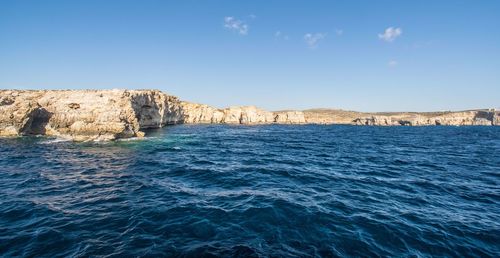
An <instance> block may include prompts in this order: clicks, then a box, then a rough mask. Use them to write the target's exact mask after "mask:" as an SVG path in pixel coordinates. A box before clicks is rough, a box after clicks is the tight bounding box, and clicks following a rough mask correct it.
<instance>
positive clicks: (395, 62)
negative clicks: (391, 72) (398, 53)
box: [387, 60, 398, 67]
mask: <svg viewBox="0 0 500 258" xmlns="http://www.w3.org/2000/svg"><path fill="white" fill-rule="evenodd" d="M387 65H388V66H389V67H396V66H398V61H396V60H391V61H389V62H388V63H387Z"/></svg>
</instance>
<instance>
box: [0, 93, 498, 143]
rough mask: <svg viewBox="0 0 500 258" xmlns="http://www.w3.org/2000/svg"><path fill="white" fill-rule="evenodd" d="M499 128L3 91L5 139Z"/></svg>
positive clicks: (470, 116) (470, 118)
mask: <svg viewBox="0 0 500 258" xmlns="http://www.w3.org/2000/svg"><path fill="white" fill-rule="evenodd" d="M198 123H212V124H351V125H375V126H428V125H455V126H458V125H490V126H491V125H497V126H498V125H500V112H499V111H496V110H494V109H484V110H467V111H456V112H452V111H446V112H383V113H382V112H377V113H364V112H356V111H344V110H336V109H308V110H303V111H297V110H286V111H272V112H271V111H266V110H263V109H260V108H257V107H255V106H237V107H228V108H224V109H218V108H215V107H212V106H209V105H204V104H196V103H191V102H187V101H181V100H180V99H179V98H177V97H175V96H172V95H168V94H166V93H163V92H161V91H159V90H121V89H115V90H0V136H23V135H47V136H56V137H62V138H67V139H71V140H75V141H106V140H114V139H119V138H131V137H143V136H144V132H143V130H144V129H148V128H160V127H163V126H165V125H171V124H198Z"/></svg>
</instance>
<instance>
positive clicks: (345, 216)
mask: <svg viewBox="0 0 500 258" xmlns="http://www.w3.org/2000/svg"><path fill="white" fill-rule="evenodd" d="M148 136H149V137H148V138H145V139H144V140H140V141H137V140H130V141H116V142H111V143H93V142H91V143H73V142H67V141H58V140H57V139H56V140H53V139H46V138H43V137H26V138H14V139H6V138H0V256H45V257H55V256H78V257H80V256H83V257H87V256H116V257H123V256H127V257H128V256H152V257H155V256H191V257H200V256H213V255H215V256H230V257H234V256H240V257H248V256H250V257H252V256H253V257H259V256H286V257H309V256H322V257H331V256H435V255H445V256H490V257H498V256H500V247H499V244H498V243H500V128H499V127H480V126H475V127H356V126H315V125H301V126H297V125H295V126H284V125H279V126H278V125H263V126H226V125H220V126H214V125H180V126H171V127H167V128H164V129H159V130H153V131H149V132H148ZM47 143H50V144H47Z"/></svg>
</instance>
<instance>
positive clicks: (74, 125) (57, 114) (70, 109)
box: [0, 90, 183, 141]
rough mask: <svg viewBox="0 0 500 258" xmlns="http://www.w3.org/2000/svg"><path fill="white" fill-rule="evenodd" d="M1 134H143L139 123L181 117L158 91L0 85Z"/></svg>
mask: <svg viewBox="0 0 500 258" xmlns="http://www.w3.org/2000/svg"><path fill="white" fill-rule="evenodd" d="M0 103H1V104H0V135H3V136H15V135H49V136H58V137H63V138H69V139H73V140H76V141H88V140H113V139H117V138H129V137H142V136H143V135H144V133H143V132H142V131H141V129H144V128H153V127H161V126H164V125H165V124H171V123H178V122H182V118H183V117H182V110H181V108H180V105H179V100H178V99H177V98H175V97H173V96H168V95H165V94H163V93H161V92H160V91H151V90H144V91H128V90H71V91H69V90H62V91H9V90H2V91H0Z"/></svg>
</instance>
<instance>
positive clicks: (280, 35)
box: [274, 30, 290, 40]
mask: <svg viewBox="0 0 500 258" xmlns="http://www.w3.org/2000/svg"><path fill="white" fill-rule="evenodd" d="M274 38H276V39H284V40H289V39H290V37H288V35H286V34H285V33H283V32H281V31H279V30H278V31H276V32H275V33H274Z"/></svg>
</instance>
